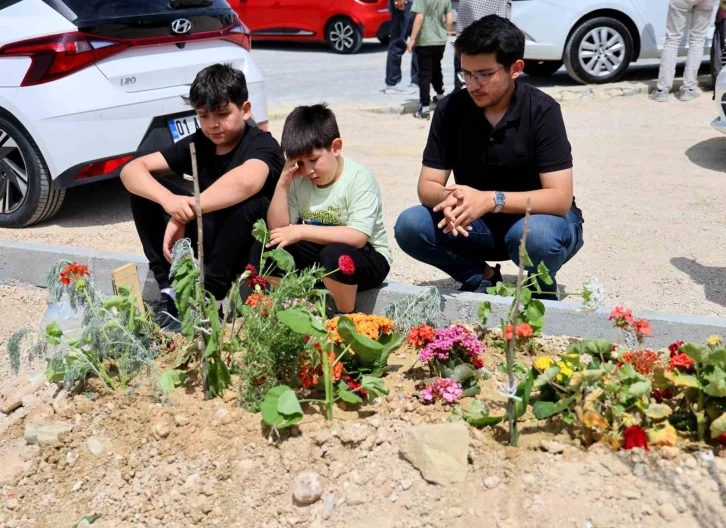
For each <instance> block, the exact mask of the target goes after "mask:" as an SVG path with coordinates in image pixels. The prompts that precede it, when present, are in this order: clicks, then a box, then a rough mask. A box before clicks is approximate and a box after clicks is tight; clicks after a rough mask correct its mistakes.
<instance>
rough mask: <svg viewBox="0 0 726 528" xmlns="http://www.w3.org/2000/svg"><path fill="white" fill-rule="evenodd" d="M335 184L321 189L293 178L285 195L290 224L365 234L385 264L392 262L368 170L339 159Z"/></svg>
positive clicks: (374, 184)
mask: <svg viewBox="0 0 726 528" xmlns="http://www.w3.org/2000/svg"><path fill="white" fill-rule="evenodd" d="M343 163H344V165H343V172H342V173H341V175H340V178H339V179H338V181H336V182H335V183H334V184H333V185H330V186H328V187H325V188H321V187H318V186H317V185H315V184H314V183H312V182H311V181H310V180H308V179H307V178H302V177H300V178H297V179H296V180H295V181H293V182H292V185H291V186H290V192H289V195H288V196H289V200H290V202H289V204H288V209H289V212H290V223H291V224H297V223H298V222H299V221H300V220H301V219H302V222H303V223H304V224H308V225H320V226H346V227H350V228H351V229H355V230H356V231H361V232H362V233H365V234H366V235H368V237H369V239H368V242H369V243H370V244H371V246H373V249H375V250H376V251H377V252H378V253H380V254H381V255H383V256H384V257H385V258H386V260H387V261H388V263H389V264H391V262H392V261H393V257H392V255H391V248H390V246H389V245H388V235H386V228H385V226H384V225H383V200H382V199H381V190H380V188H379V187H378V182H377V181H376V178H375V177H374V176H373V174H372V173H371V171H369V170H368V169H366V168H365V167H363V166H361V165H358V164H357V163H356V162H354V161H351V160H349V159H347V158H346V159H344V160H343Z"/></svg>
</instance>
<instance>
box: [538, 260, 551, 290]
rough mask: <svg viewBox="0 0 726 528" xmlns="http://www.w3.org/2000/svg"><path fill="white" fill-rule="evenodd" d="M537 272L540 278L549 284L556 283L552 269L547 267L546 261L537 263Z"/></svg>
mask: <svg viewBox="0 0 726 528" xmlns="http://www.w3.org/2000/svg"><path fill="white" fill-rule="evenodd" d="M537 274H538V275H539V277H538V278H539V280H541V281H542V282H544V283H545V284H546V285H547V286H552V284H553V283H554V281H553V280H552V277H550V270H548V269H547V266H546V265H545V263H544V262H540V263H539V264H538V265H537Z"/></svg>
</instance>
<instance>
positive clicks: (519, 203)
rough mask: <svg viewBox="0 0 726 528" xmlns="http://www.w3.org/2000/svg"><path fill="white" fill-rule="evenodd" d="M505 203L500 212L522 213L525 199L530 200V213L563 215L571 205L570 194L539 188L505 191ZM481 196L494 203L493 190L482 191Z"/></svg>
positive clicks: (525, 205) (525, 207)
mask: <svg viewBox="0 0 726 528" xmlns="http://www.w3.org/2000/svg"><path fill="white" fill-rule="evenodd" d="M504 197H505V198H506V204H505V205H504V207H503V208H502V210H501V212H502V213H508V214H524V213H525V212H526V210H527V199H528V198H529V200H530V211H531V213H532V214H550V215H555V216H565V215H566V214H567V213H568V212H569V210H570V207H572V194H571V193H567V192H564V191H562V190H560V189H539V190H536V191H526V192H505V193H504ZM482 198H483V200H485V202H487V203H491V204H492V209H493V204H494V191H482Z"/></svg>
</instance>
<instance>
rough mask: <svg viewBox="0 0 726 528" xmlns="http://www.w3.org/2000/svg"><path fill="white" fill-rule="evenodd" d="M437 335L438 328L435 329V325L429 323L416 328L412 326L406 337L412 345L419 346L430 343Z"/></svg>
mask: <svg viewBox="0 0 726 528" xmlns="http://www.w3.org/2000/svg"><path fill="white" fill-rule="evenodd" d="M435 335H436V330H434V329H433V327H431V326H429V325H427V324H422V325H421V326H417V327H416V328H411V330H409V331H408V335H407V336H406V339H408V342H409V343H411V346H414V347H417V348H418V347H422V346H426V345H427V344H429V343H430V342H431V341H432V340H433V338H434V336H435Z"/></svg>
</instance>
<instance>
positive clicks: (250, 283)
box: [247, 275, 267, 289]
mask: <svg viewBox="0 0 726 528" xmlns="http://www.w3.org/2000/svg"><path fill="white" fill-rule="evenodd" d="M255 286H259V287H260V288H263V289H264V288H267V281H266V280H265V279H264V277H261V276H260V275H257V276H256V277H251V276H250V277H249V278H248V279H247V287H248V288H251V289H254V288H255Z"/></svg>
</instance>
